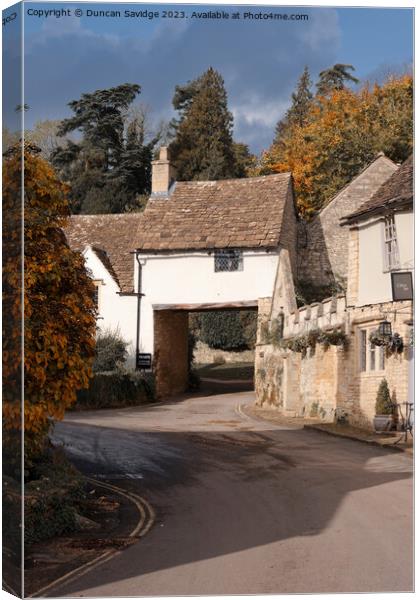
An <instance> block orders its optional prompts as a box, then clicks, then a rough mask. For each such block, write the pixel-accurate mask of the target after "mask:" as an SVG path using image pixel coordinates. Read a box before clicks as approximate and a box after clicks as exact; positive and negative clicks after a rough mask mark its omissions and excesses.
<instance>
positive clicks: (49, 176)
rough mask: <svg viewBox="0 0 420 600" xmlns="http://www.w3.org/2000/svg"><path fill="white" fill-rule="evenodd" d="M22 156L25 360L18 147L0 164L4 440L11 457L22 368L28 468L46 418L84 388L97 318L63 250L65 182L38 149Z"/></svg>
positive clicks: (81, 277) (83, 279)
mask: <svg viewBox="0 0 420 600" xmlns="http://www.w3.org/2000/svg"><path fill="white" fill-rule="evenodd" d="M23 159H24V160H23V164H24V169H25V170H24V176H25V186H24V198H23V204H24V206H23V208H24V215H25V219H24V229H23V236H24V246H23V248H24V273H23V285H24V297H23V315H24V348H23V350H24V363H23V365H22V347H21V345H22V339H21V333H22V331H21V323H22V306H21V302H20V287H21V275H22V264H21V263H20V260H21V248H22V244H21V242H22V239H21V238H20V228H19V224H20V223H21V217H22V205H21V196H20V182H21V175H22V160H21V148H20V146H17V147H15V148H13V149H11V151H10V152H9V153H8V155H7V156H6V158H5V160H4V169H3V205H4V213H3V215H4V216H3V250H4V255H3V291H4V304H3V380H4V381H3V384H4V388H3V422H4V437H3V439H4V442H5V445H6V448H7V450H8V452H10V453H11V454H12V455H13V452H14V451H15V450H16V449H18V448H19V445H20V436H21V425H22V423H21V388H20V386H21V374H22V372H23V374H24V403H23V408H24V415H23V417H24V418H23V423H24V437H25V442H24V448H25V459H26V465H27V466H30V464H31V461H32V460H33V459H35V458H36V457H37V455H38V454H39V453H41V452H42V449H43V444H44V441H45V439H46V437H47V435H48V431H49V428H50V423H51V420H52V419H62V418H63V416H64V411H65V409H66V408H67V407H69V406H70V405H71V404H72V403H73V402H74V401H75V399H76V391H77V390H78V389H80V388H83V387H87V386H88V381H89V377H90V376H91V364H92V360H93V356H94V350H95V323H96V319H95V306H94V300H93V294H94V287H93V283H92V281H91V280H90V278H89V276H88V275H87V272H86V270H85V266H84V259H83V256H82V255H81V254H79V253H77V252H74V251H72V250H71V249H70V248H69V246H68V244H67V241H66V238H65V235H64V232H63V228H64V227H65V225H66V221H67V218H68V215H69V205H68V201H67V194H68V188H67V186H66V185H64V184H63V183H61V182H60V181H59V179H58V178H57V176H56V174H55V173H54V171H53V169H52V167H51V166H50V165H49V164H48V163H47V162H46V161H44V160H43V159H42V158H41V157H40V156H39V151H38V149H35V148H34V147H32V146H29V145H26V146H25V149H24V156H23ZM22 367H23V369H22Z"/></svg>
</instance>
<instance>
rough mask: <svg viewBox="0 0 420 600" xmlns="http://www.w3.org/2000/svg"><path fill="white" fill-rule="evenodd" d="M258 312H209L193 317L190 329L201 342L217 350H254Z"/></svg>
mask: <svg viewBox="0 0 420 600" xmlns="http://www.w3.org/2000/svg"><path fill="white" fill-rule="evenodd" d="M257 317H258V315H257V311H255V310H244V311H241V310H229V311H226V310H225V311H209V312H202V313H196V314H194V315H191V318H190V328H191V330H192V331H193V333H194V335H195V336H196V338H197V340H200V341H202V342H204V343H205V344H207V345H208V346H210V348H213V349H215V350H226V351H228V352H229V351H234V352H235V351H236V352H239V351H241V350H249V349H252V348H254V346H255V342H256V335H257Z"/></svg>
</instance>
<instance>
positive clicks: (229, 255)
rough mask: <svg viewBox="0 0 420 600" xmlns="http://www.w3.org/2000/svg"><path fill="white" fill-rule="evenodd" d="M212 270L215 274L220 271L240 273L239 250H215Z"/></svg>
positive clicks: (240, 253) (241, 261) (241, 257)
mask: <svg viewBox="0 0 420 600" xmlns="http://www.w3.org/2000/svg"><path fill="white" fill-rule="evenodd" d="M214 270H215V272H216V273H218V272H221V271H242V270H243V255H242V252H241V250H233V249H226V250H215V252H214Z"/></svg>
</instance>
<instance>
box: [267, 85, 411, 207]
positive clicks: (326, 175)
mask: <svg viewBox="0 0 420 600" xmlns="http://www.w3.org/2000/svg"><path fill="white" fill-rule="evenodd" d="M412 98H413V81H412V77H410V76H408V75H405V76H403V77H399V78H390V79H389V80H388V81H387V82H386V83H385V84H384V85H382V86H379V85H375V86H373V87H369V86H365V87H364V88H362V89H361V90H360V91H358V92H352V91H351V90H349V89H347V88H344V89H342V90H335V91H332V92H331V93H329V94H328V95H326V96H317V97H316V98H315V99H314V101H313V103H312V107H311V110H310V112H309V115H308V118H307V121H306V123H305V124H304V125H303V126H299V125H298V124H292V125H291V126H290V127H288V128H287V130H286V132H285V134H284V137H283V138H282V139H281V142H280V143H279V144H277V145H276V144H273V145H272V146H271V148H270V149H269V150H268V151H267V152H265V153H264V155H263V157H262V160H261V168H260V173H261V174H268V173H276V172H286V171H287V172H289V171H290V172H291V173H292V174H293V178H294V183H295V192H296V200H297V205H298V208H299V210H300V212H301V214H303V215H304V216H311V215H312V214H313V213H314V211H316V210H318V209H320V208H322V207H323V206H325V204H326V203H328V201H329V200H331V198H332V197H333V196H334V194H335V193H337V192H338V191H339V190H340V189H341V188H342V187H343V186H344V185H346V184H347V183H348V182H349V181H351V179H353V177H355V176H356V175H357V174H358V173H359V172H360V171H361V170H362V169H363V168H364V167H365V166H366V165H367V164H368V163H369V162H370V161H371V160H373V158H374V157H375V156H376V155H377V154H378V153H379V152H381V151H382V152H384V153H385V154H386V155H387V156H388V157H389V158H391V159H393V160H395V161H397V162H402V161H403V160H405V159H406V158H407V157H408V156H409V155H410V153H411V152H412V119H413V115H412Z"/></svg>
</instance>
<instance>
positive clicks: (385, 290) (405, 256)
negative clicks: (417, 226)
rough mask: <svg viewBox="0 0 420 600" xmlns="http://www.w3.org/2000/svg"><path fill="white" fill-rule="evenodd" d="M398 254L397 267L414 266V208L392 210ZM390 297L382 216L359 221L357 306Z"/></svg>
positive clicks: (411, 269) (386, 299)
mask: <svg viewBox="0 0 420 600" xmlns="http://www.w3.org/2000/svg"><path fill="white" fill-rule="evenodd" d="M394 218H395V227H396V231H397V243H398V250H399V257H400V268H399V269H398V270H399V271H413V269H414V215H413V211H406V212H396V213H395V214H394ZM391 300H392V287H391V275H390V272H389V271H387V270H386V267H385V260H384V220H383V216H378V217H373V218H371V219H369V220H368V221H366V222H362V223H360V224H359V284H358V301H357V306H364V305H366V304H378V303H381V302H389V301H391Z"/></svg>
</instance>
